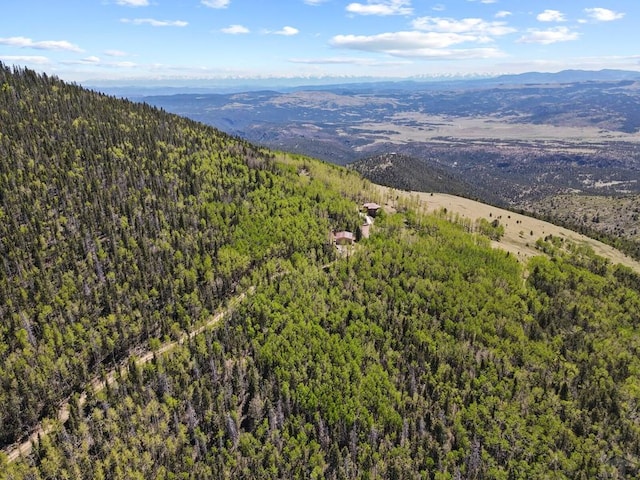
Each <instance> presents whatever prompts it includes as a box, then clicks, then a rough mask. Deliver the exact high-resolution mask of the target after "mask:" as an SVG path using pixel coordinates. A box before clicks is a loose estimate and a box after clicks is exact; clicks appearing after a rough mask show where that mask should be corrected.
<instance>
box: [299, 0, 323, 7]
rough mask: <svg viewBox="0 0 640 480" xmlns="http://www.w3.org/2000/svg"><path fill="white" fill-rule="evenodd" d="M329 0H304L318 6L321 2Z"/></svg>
mask: <svg viewBox="0 0 640 480" xmlns="http://www.w3.org/2000/svg"><path fill="white" fill-rule="evenodd" d="M326 1H327V0H304V3H306V4H307V5H312V6H314V7H315V6H318V5H320V4H321V3H324V2H326Z"/></svg>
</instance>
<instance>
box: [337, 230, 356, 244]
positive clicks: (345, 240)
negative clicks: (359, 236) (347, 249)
mask: <svg viewBox="0 0 640 480" xmlns="http://www.w3.org/2000/svg"><path fill="white" fill-rule="evenodd" d="M333 241H334V242H335V244H336V245H353V243H354V242H355V241H356V236H355V235H354V234H353V232H347V231H343V232H334V233H333Z"/></svg>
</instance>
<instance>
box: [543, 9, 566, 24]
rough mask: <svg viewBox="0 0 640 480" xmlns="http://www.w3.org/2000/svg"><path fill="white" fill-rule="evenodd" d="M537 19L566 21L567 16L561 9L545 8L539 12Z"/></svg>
mask: <svg viewBox="0 0 640 480" xmlns="http://www.w3.org/2000/svg"><path fill="white" fill-rule="evenodd" d="M536 19H537V20H538V21H539V22H564V21H566V18H565V17H564V13H562V12H560V11H559V10H549V9H547V10H545V11H544V12H542V13H539V14H538V16H537V17H536Z"/></svg>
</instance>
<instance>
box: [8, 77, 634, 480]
mask: <svg viewBox="0 0 640 480" xmlns="http://www.w3.org/2000/svg"><path fill="white" fill-rule="evenodd" d="M3 75H4V77H3V78H0V83H3V84H6V85H8V86H9V87H8V88H6V89H3V93H2V95H5V96H3V97H2V102H3V103H2V104H1V107H0V115H2V122H0V128H1V129H2V130H0V131H1V132H2V136H1V137H0V148H1V149H2V150H1V152H2V154H1V155H2V156H1V158H2V171H1V172H0V174H1V175H2V176H1V177H0V182H2V183H1V184H0V194H1V195H2V198H1V203H0V206H1V208H2V215H3V221H2V222H1V223H0V228H2V229H3V230H2V235H0V238H1V239H2V244H1V246H2V248H3V249H4V251H3V259H4V268H3V269H0V282H1V283H0V295H2V299H3V301H2V302H0V305H1V307H0V308H2V309H3V310H2V314H3V315H2V318H3V320H2V324H1V328H2V337H1V338H0V341H1V343H0V348H2V351H1V352H0V354H1V357H0V358H1V359H2V362H1V363H0V368H2V372H1V373H2V375H0V378H1V379H2V391H1V394H2V395H3V397H2V399H1V400H2V402H3V403H2V404H3V405H4V406H5V408H4V409H3V412H2V414H1V415H2V417H1V418H2V423H0V434H1V435H2V437H1V440H2V444H3V445H4V446H6V445H7V444H9V443H11V442H13V441H15V440H17V439H18V438H20V437H22V436H24V434H25V433H27V432H28V431H29V430H30V429H31V428H33V427H34V426H35V425H36V424H37V423H38V422H39V421H40V420H41V419H42V418H43V417H46V416H51V415H52V414H53V413H54V412H55V411H56V410H57V407H58V405H59V404H60V403H61V402H62V401H64V399H65V398H66V397H68V396H70V397H71V401H70V417H69V420H68V421H67V422H66V423H65V424H64V425H58V426H57V427H56V428H54V429H53V431H52V432H51V434H49V435H46V436H43V437H42V439H41V441H40V442H39V444H38V445H37V446H36V448H34V450H33V451H32V453H31V454H30V455H29V456H27V457H25V458H22V459H19V460H18V461H16V462H13V463H10V464H8V463H6V462H3V460H2V459H1V458H0V478H10V479H46V478H92V479H93V478H96V479H100V478H109V479H136V478H140V479H177V478H194V479H196V478H197V479H204V478H229V479H231V478H265V479H266V478H329V479H345V478H390V479H393V478H429V479H446V478H452V479H453V478H504V479H508V478H523V479H525V478H599V477H602V478H609V477H618V478H621V477H637V476H638V475H640V458H639V455H640V426H639V424H638V418H637V410H638V406H639V404H640V403H639V402H640V376H639V375H638V372H640V358H639V357H638V355H637V352H638V351H639V349H640V344H639V342H640V340H639V339H640V335H639V334H640V332H639V331H638V323H637V319H638V318H639V316H640V293H639V291H640V290H639V287H640V277H638V275H637V274H635V273H634V272H633V271H631V270H629V269H626V268H623V267H619V266H612V265H610V264H609V263H607V262H606V261H604V260H603V259H601V258H599V257H597V256H595V255H594V254H593V252H592V251H590V250H588V249H586V248H583V247H576V246H573V245H567V244H565V242H563V241H562V240H560V239H557V238H555V237H549V238H547V239H545V240H539V242H538V244H537V246H538V248H539V249H540V250H541V256H540V257H536V258H534V259H532V260H531V261H530V263H529V265H527V266H526V267H524V266H523V265H521V264H520V263H519V262H518V261H516V259H515V258H514V257H513V256H512V255H510V254H508V253H505V252H503V251H500V250H494V249H491V248H490V240H489V238H487V236H489V237H495V236H496V235H498V236H499V234H500V227H501V225H499V224H498V223H496V224H495V225H493V224H492V223H491V222H489V221H486V225H485V224H478V225H474V226H473V227H474V231H477V233H476V234H471V233H469V231H470V228H471V225H470V224H469V225H466V224H465V223H464V222H457V223H456V222H450V221H447V220H446V219H445V218H441V217H443V216H444V215H441V216H440V217H439V216H437V215H435V216H433V215H432V216H427V215H422V214H419V213H417V212H415V211H414V210H412V209H411V208H406V209H403V211H402V212H401V213H387V212H385V213H383V214H381V215H379V216H378V217H377V218H376V222H375V225H374V229H373V233H372V236H371V237H370V238H368V239H365V240H362V241H361V242H359V244H358V245H356V246H355V247H353V248H351V249H349V250H348V252H347V253H348V254H347V255H344V256H339V257H337V256H336V255H335V254H334V251H335V249H334V248H333V247H331V246H330V245H328V243H327V238H328V232H329V231H330V229H331V228H337V227H339V228H341V229H342V228H346V229H355V228H356V227H357V225H358V224H359V222H360V221H361V219H360V218H359V216H358V213H357V205H358V203H359V202H361V201H362V200H363V197H361V196H360V195H361V192H362V191H363V190H365V189H366V183H364V182H363V180H362V179H361V178H360V177H358V176H356V175H355V174H354V173H350V172H348V171H347V170H344V169H341V168H338V167H334V166H330V165H327V164H322V163H319V162H315V161H312V160H309V159H305V158H302V157H292V156H286V155H284V154H272V153H270V152H266V151H262V150H259V149H256V148H254V147H252V146H251V145H248V144H246V143H244V142H242V141H241V140H239V139H235V138H230V137H227V136H225V135H222V134H220V133H219V132H217V131H215V130H212V129H209V128H206V127H203V126H201V125H198V124H195V123H193V122H189V121H187V120H184V119H181V118H177V117H173V116H170V115H167V114H165V113H163V112H160V111H157V110H154V109H151V108H149V107H147V106H144V105H135V104H131V103H127V102H123V101H119V100H115V99H112V98H108V97H104V96H100V95H98V94H93V93H88V92H85V91H82V90H81V89H79V88H78V87H75V86H69V85H64V84H62V83H61V82H58V81H57V80H55V79H50V78H46V77H39V76H36V75H34V74H33V73H32V72H28V71H18V72H14V73H12V72H9V71H8V70H6V69H5V71H4V72H3ZM7 92H9V93H7ZM76 104H80V105H82V108H78V107H76V106H75V105H76ZM76 108H77V110H74V109H76ZM4 112H9V113H4ZM76 115H77V116H76ZM78 117H80V118H81V119H82V120H80V121H79V122H78V123H82V124H84V125H85V126H84V127H83V128H84V130H81V132H80V133H79V132H78V131H76V130H74V127H73V124H74V123H75V120H76V119H77V118H78ZM136 118H137V120H135V119H136ZM128 119H134V120H132V122H133V123H130V122H129V120H128ZM27 120H28V121H27ZM85 122H86V123H85ZM136 122H137V123H136ZM12 129H18V130H19V134H16V133H15V132H13V130H12ZM12 132H13V133H12ZM36 132H39V133H36ZM82 132H84V133H82ZM82 142H84V144H83V143H82ZM75 144H77V145H79V146H78V147H73V145H75ZM72 148H73V152H75V151H76V150H79V153H77V155H76V154H74V155H73V156H71V152H72V150H71V149H72ZM64 152H67V154H66V156H65V154H64ZM70 172H72V173H73V175H70ZM63 218H64V220H62V219H63ZM533 241H534V239H532V242H533ZM542 252H545V254H544V255H543V254H542ZM249 286H251V287H253V288H249ZM237 291H244V292H248V295H247V296H246V297H245V298H244V301H243V302H242V303H240V304H239V305H236V306H235V308H234V309H233V312H232V313H231V314H230V318H228V319H227V320H226V321H225V322H223V323H222V324H220V325H219V327H218V328H216V329H209V330H206V331H205V332H203V333H202V334H200V335H196V336H194V337H193V338H191V339H190V340H189V341H188V342H186V343H185V344H184V345H181V346H176V347H175V348H174V349H172V350H171V351H169V352H167V353H166V354H158V355H157V356H156V357H155V358H154V359H153V360H152V361H151V362H148V363H145V364H144V365H138V364H136V362H135V361H134V360H133V358H131V357H129V354H130V353H131V352H134V351H135V350H136V348H137V347H140V346H145V348H146V347H148V346H151V347H152V349H153V350H158V349H159V348H160V346H161V345H162V344H163V343H164V342H166V341H168V340H170V339H171V338H172V337H173V338H177V336H179V335H180V334H181V333H182V332H184V331H189V330H192V329H193V328H194V327H195V326H196V325H198V324H202V323H204V322H205V321H206V319H207V318H208V317H209V316H210V314H211V312H212V311H213V310H214V309H215V308H217V307H218V306H220V305H222V304H224V302H225V301H227V300H228V299H230V298H231V296H232V295H233V294H234V292H237ZM127 358H129V360H128V362H126V365H127V368H126V369H125V371H124V372H122V371H121V370H120V369H117V372H118V373H117V374H116V382H115V383H114V384H113V385H109V386H108V387H107V388H105V389H103V390H101V391H99V392H94V391H93V390H92V389H90V388H88V389H87V388H86V387H85V384H86V383H87V382H88V381H89V380H91V379H92V378H94V376H96V375H97V376H100V375H101V374H102V375H103V376H104V375H105V372H106V371H110V370H111V369H112V366H113V365H114V364H117V363H118V362H120V361H123V360H125V359H127ZM101 372H102V373H101ZM85 390H86V391H87V393H88V397H87V400H86V403H84V402H80V401H79V393H80V392H82V391H85Z"/></svg>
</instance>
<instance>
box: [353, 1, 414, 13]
mask: <svg viewBox="0 0 640 480" xmlns="http://www.w3.org/2000/svg"><path fill="white" fill-rule="evenodd" d="M346 10H347V12H349V13H355V14H357V15H380V16H387V15H411V14H413V8H411V1H410V0H367V3H366V4H365V3H350V4H349V5H347V8H346Z"/></svg>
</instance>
